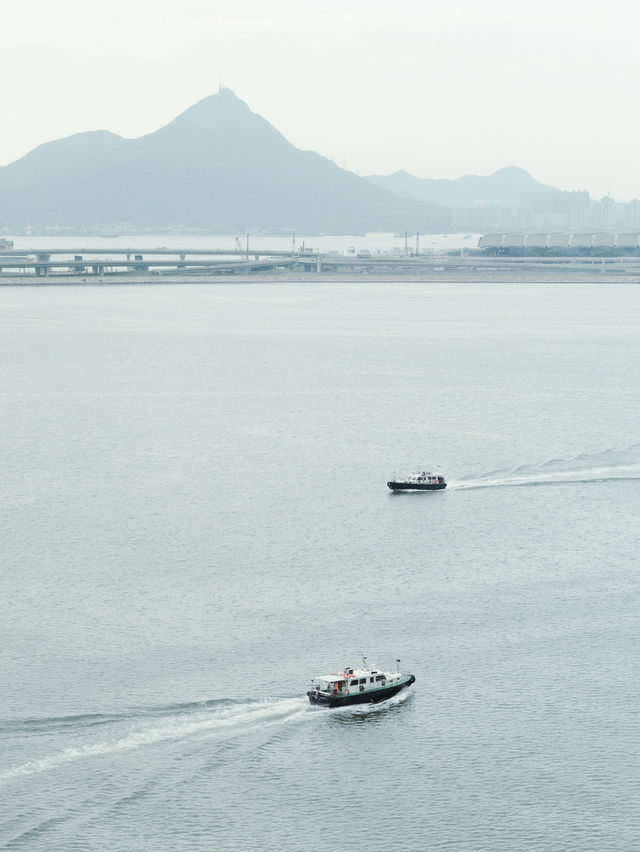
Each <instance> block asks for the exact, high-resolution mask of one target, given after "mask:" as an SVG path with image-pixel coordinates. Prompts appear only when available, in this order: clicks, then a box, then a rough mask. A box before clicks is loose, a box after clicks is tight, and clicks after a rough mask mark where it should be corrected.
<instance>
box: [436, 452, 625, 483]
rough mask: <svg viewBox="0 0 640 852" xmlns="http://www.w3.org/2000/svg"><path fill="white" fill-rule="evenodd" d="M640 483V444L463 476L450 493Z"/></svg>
mask: <svg viewBox="0 0 640 852" xmlns="http://www.w3.org/2000/svg"><path fill="white" fill-rule="evenodd" d="M616 480H640V444H634V445H633V446H631V447H628V448H627V449H623V450H615V449H609V450H605V451H604V452H601V453H583V454H582V455H579V456H576V457H575V458H572V459H550V460H549V461H547V462H543V463H542V464H527V465H521V466H520V467H516V468H513V469H511V470H508V469H507V470H494V471H491V472H489V473H485V474H480V475H479V476H463V477H462V478H461V479H458V480H454V481H451V482H449V490H451V489H455V490H457V491H460V490H469V489H472V488H515V487H527V486H537V485H564V484H567V483H589V482H610V481H616Z"/></svg>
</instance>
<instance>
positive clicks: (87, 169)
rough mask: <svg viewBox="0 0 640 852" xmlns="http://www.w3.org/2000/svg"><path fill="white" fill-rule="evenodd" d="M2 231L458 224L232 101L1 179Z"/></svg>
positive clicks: (91, 137) (59, 146) (68, 142)
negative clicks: (113, 225) (7, 227)
mask: <svg viewBox="0 0 640 852" xmlns="http://www.w3.org/2000/svg"><path fill="white" fill-rule="evenodd" d="M0 221H2V222H3V223H15V225H14V226H15V227H17V226H24V225H25V224H27V223H29V224H31V225H34V226H36V227H37V226H47V225H52V224H54V223H55V224H58V225H82V224H85V225H86V224H87V223H93V222H126V223H130V224H132V225H134V226H140V227H146V228H148V227H158V228H163V229H164V228H176V227H183V228H184V227H197V228H210V229H218V230H220V229H221V230H229V229H233V230H238V229H240V230H255V229H269V228H274V229H283V228H294V229H297V230H300V231H302V230H314V231H317V230H320V231H336V232H343V233H346V232H349V231H364V230H371V231H373V230H383V231H384V230H389V231H391V230H394V231H395V230H405V229H409V230H416V229H417V230H421V231H429V230H432V229H434V230H439V229H441V228H444V227H447V226H448V224H449V222H450V213H449V211H448V210H446V209H445V208H441V207H438V206H437V205H429V204H424V203H422V202H419V201H415V200H413V199H403V198H400V197H399V196H397V195H395V194H394V193H392V192H390V191H389V190H386V189H384V188H383V187H376V186H375V185H374V184H373V183H371V182H370V181H367V180H366V179H365V178H362V177H359V176H357V175H355V174H353V173H352V172H347V171H345V170H343V169H341V168H340V167H339V166H337V165H336V164H335V163H333V162H332V161H330V160H328V159H326V158H325V157H321V156H320V155H319V154H316V153H315V152H313V151H302V150H300V149H298V148H296V147H295V146H293V145H292V144H291V143H290V142H289V141H288V140H287V139H285V137H284V136H283V135H282V134H281V133H280V132H279V131H278V130H277V129H276V128H275V127H274V126H273V125H271V124H270V123H269V122H268V121H267V120H266V119H264V118H262V117H261V116H259V115H257V114H256V113H254V112H252V111H251V110H250V108H249V107H248V106H247V104H246V103H244V101H242V100H240V99H239V98H238V97H237V96H236V95H235V94H234V93H233V92H231V90H229V89H222V90H220V91H219V92H218V93H217V94H213V95H208V96H207V97H205V98H203V99H202V100H200V101H198V102H197V103H196V104H193V105H192V106H190V107H188V108H187V109H186V110H185V111H184V112H182V113H181V114H180V115H178V116H176V118H174V119H173V120H172V121H170V122H168V124H166V125H164V126H163V127H161V128H159V129H158V130H156V131H153V132H152V133H148V134H146V135H144V136H141V137H139V138H137V139H125V138H124V137H121V136H118V135H117V134H113V133H111V132H110V131H107V130H96V131H87V132H84V133H79V134H74V135H73V136H69V137H66V138H65V139H57V140H53V141H52V142H47V143H44V144H43V145H40V146H38V147H37V148H35V149H33V150H32V151H30V152H29V153H27V154H26V155H25V156H24V157H22V158H20V159H19V160H17V161H15V162H14V163H11V164H9V165H8V166H4V167H2V168H0Z"/></svg>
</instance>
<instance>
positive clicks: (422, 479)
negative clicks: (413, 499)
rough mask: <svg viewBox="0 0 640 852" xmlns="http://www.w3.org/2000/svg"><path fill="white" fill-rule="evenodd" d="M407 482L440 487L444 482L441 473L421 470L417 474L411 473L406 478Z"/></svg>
mask: <svg viewBox="0 0 640 852" xmlns="http://www.w3.org/2000/svg"><path fill="white" fill-rule="evenodd" d="M407 482H416V483H425V484H426V483H428V484H430V485H442V483H443V482H444V476H443V475H442V474H441V473H431V472H430V471H428V470H421V471H420V472H419V473H412V474H411V475H410V476H408V477H407Z"/></svg>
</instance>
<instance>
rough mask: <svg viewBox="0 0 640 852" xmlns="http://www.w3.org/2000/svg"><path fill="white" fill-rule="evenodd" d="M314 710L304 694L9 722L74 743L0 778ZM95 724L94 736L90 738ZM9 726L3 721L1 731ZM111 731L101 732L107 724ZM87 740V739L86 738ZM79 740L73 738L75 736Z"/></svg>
mask: <svg viewBox="0 0 640 852" xmlns="http://www.w3.org/2000/svg"><path fill="white" fill-rule="evenodd" d="M313 716H314V714H313V713H312V712H311V708H310V707H309V704H308V702H307V700H306V698H304V699H303V698H301V697H299V696H298V697H296V698H287V699H272V700H269V699H265V700H261V701H228V700H223V701H209V702H203V703H202V704H187V705H178V706H173V707H165V708H147V709H142V710H136V711H132V712H131V713H130V714H126V713H124V714H113V715H109V714H105V715H104V716H101V715H100V714H91V715H85V716H75V717H63V718H57V719H43V720H27V721H25V722H22V723H19V722H13V723H11V726H10V727H11V730H12V731H13V732H15V733H17V732H18V729H19V726H22V729H23V731H24V732H26V731H34V732H35V733H37V735H38V737H39V738H40V737H41V736H43V735H44V734H53V735H54V737H55V736H59V735H60V733H61V730H62V731H63V732H64V735H65V736H67V735H68V734H71V736H72V737H73V740H74V742H76V743H77V744H75V745H71V746H68V747H67V748H62V749H59V750H57V751H53V752H52V753H50V754H48V755H45V756H43V757H41V758H37V759H33V760H29V761H27V762H25V763H22V764H20V765H17V766H14V767H12V768H10V769H7V770H5V771H2V772H0V782H7V781H9V780H11V779H12V778H17V777H19V776H24V775H34V774H37V773H41V772H47V771H48V770H51V769H56V768H57V767H60V766H63V765H64V764H69V763H73V762H74V761H78V760H84V759H87V758H91V757H96V756H101V755H109V754H117V753H118V752H124V751H129V750H132V749H138V748H143V747H147V746H153V745H155V744H157V743H163V742H165V743H166V742H170V741H174V742H175V741H181V740H185V739H188V738H190V739H198V740H205V739H210V738H218V739H225V740H226V739H231V738H233V737H237V736H241V735H243V734H246V733H249V732H251V731H255V730H259V729H264V728H270V727H274V726H283V725H288V724H291V723H292V722H296V721H303V720H304V719H305V718H307V719H310V718H312V717H313ZM96 726H100V727H99V729H98V731H99V734H100V737H99V739H94V735H95V732H96ZM8 727H9V726H6V725H5V726H3V728H2V733H5V734H6V732H7V729H8ZM108 729H109V730H110V731H111V735H110V736H109V735H107V730H108ZM87 740H89V741H88V742H87ZM78 741H79V742H78Z"/></svg>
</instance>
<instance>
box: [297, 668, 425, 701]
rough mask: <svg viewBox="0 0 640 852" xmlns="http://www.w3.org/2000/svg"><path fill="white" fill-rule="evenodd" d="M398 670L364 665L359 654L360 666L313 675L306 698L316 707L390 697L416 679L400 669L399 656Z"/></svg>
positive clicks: (382, 699) (381, 699)
mask: <svg viewBox="0 0 640 852" xmlns="http://www.w3.org/2000/svg"><path fill="white" fill-rule="evenodd" d="M396 663H397V665H398V670H397V671H395V672H383V671H380V670H379V669H373V668H371V667H370V666H368V665H367V658H366V657H363V658H362V668H360V669H353V668H351V667H347V668H345V670H344V671H343V672H331V674H327V675H322V676H321V677H314V678H312V680H311V689H310V690H308V692H307V695H308V696H309V702H310V703H311V704H314V705H317V706H318V707H344V706H346V705H348V704H375V703H377V702H378V701H384V700H385V699H386V698H391V696H392V695H395V694H396V693H397V692H400V690H401V689H404V688H405V687H406V686H411V684H412V683H415V677H414V676H413V675H412V674H403V673H402V672H401V671H400V660H396Z"/></svg>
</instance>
